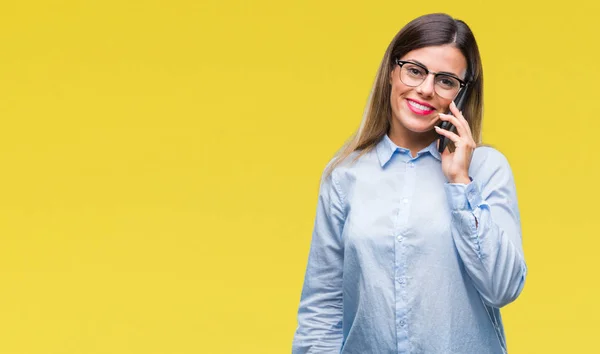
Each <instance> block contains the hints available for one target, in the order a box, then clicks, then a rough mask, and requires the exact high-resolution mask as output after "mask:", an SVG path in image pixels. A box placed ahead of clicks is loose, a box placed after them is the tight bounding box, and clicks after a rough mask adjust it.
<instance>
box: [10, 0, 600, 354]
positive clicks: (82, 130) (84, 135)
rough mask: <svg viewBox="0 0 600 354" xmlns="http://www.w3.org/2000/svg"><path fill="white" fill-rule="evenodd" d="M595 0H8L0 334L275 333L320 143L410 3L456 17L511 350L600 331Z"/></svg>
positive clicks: (300, 241)
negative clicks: (510, 235) (513, 216)
mask: <svg viewBox="0 0 600 354" xmlns="http://www.w3.org/2000/svg"><path fill="white" fill-rule="evenodd" d="M599 11H600V6H599V5H598V2H596V1H591V0H590V1H587V2H586V1H583V0H573V1H568V2H560V3H556V4H554V5H552V4H551V2H550V3H547V2H545V1H538V2H527V1H516V0H507V1H503V2H483V1H440V0H431V1H410V2H409V1H404V2H401V1H381V2H378V1H366V2H362V1H361V2H359V1H350V2H349V1H331V2H327V1H326V2H322V1H316V0H311V1H264V0H262V1H206V0H199V1H191V0H170V1H166V0H164V1H160V0H155V1H131V0H119V1H115V0H104V1H92V0H87V1H83V0H81V1H74V0H62V1H58V0H57V1H3V2H2V4H1V5H0V44H1V54H0V119H1V120H0V122H1V125H0V169H1V173H0V240H1V243H0V284H1V286H0V318H1V320H0V353H2V354H50V353H57V354H58V353H61V354H80V353H81V354H88V353H89V354H92V353H94V354H96V353H110V354H112V353H114V354H121V353H135V354H138V353H139V354H142V353H143V354H153V353H164V354H183V353H186V354H187V353H211V354H212V353H215V354H216V353H265V354H268V353H289V352H290V350H291V340H292V336H293V333H294V330H295V326H296V311H297V306H298V301H299V299H300V291H301V286H302V281H303V276H304V269H305V266H306V260H307V255H308V247H309V243H310V236H311V232H312V227H313V221H314V215H315V208H316V201H317V189H318V183H319V178H320V175H321V172H322V170H323V168H324V167H325V164H326V163H327V161H329V159H330V158H331V157H332V155H333V154H334V153H335V151H336V150H337V149H338V148H339V147H340V146H341V145H342V144H343V142H344V141H345V140H346V139H347V138H348V137H349V136H350V134H351V133H352V132H353V131H354V130H355V129H356V128H357V127H358V124H359V122H360V119H361V117H362V112H363V108H364V105H365V102H366V99H367V96H368V93H369V90H370V88H371V84H372V81H373V79H374V77H375V72H376V69H377V67H378V65H379V61H380V60H381V58H382V56H383V53H384V51H385V49H386V47H387V45H388V44H389V42H390V40H391V39H392V37H393V36H394V35H395V34H396V32H397V31H398V30H399V29H400V28H401V27H402V26H403V25H404V24H406V23H407V22H408V21H410V20H411V19H413V18H414V17H417V16H419V15H422V14H425V13H430V12H447V13H449V14H451V15H453V16H455V17H457V18H460V19H463V20H465V21H466V22H467V23H468V24H469V25H470V26H471V28H472V29H473V31H474V33H475V35H476V38H477V40H478V43H479V47H480V51H481V54H482V59H483V64H484V73H485V118H484V131H483V137H484V142H486V143H488V144H491V145H493V146H495V147H496V148H498V149H499V150H500V151H502V152H503V153H504V154H505V155H506V156H507V157H508V159H509V162H510V163H511V166H512V168H513V170H514V174H515V179H516V183H517V192H518V197H519V205H520V208H521V217H522V227H523V242H524V249H525V256H526V260H527V263H528V267H529V276H528V279H527V283H526V285H525V289H524V291H523V293H522V295H521V296H520V298H519V299H517V301H516V302H514V303H513V304H511V305H509V306H507V307H505V308H504V309H503V312H502V313H503V316H504V322H505V327H506V332H507V339H508V345H509V350H510V353H511V354H524V353H598V352H600V345H599V344H598V333H599V331H600V325H599V324H598V318H599V317H600V308H599V306H600V305H598V300H599V299H600V284H599V283H598V280H599V279H598V268H599V258H600V257H598V255H597V253H598V249H599V246H600V241H599V240H598V236H599V232H598V225H599V221H598V219H599V216H598V215H597V213H598V209H599V208H598V207H597V204H598V202H599V201H600V193H599V192H598V186H597V182H598V181H599V180H600V178H599V177H600V168H599V167H598V163H599V162H600V160H599V159H598V158H597V150H598V143H597V142H598V127H597V123H598V122H599V121H600V120H599V119H600V118H599V114H598V112H597V111H596V109H597V107H598V102H599V101H598V92H599V90H598V88H599V85H600V70H599V69H598V62H599V59H600V58H599V56H598V51H599V46H598V37H597V34H598V30H597V21H598V13H599Z"/></svg>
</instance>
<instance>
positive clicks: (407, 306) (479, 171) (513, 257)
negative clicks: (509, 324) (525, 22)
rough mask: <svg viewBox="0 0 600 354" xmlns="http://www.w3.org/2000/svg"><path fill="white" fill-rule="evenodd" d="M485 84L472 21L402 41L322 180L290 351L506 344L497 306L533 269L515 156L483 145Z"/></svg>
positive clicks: (430, 19) (419, 26) (362, 352)
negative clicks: (459, 99)
mask: <svg viewBox="0 0 600 354" xmlns="http://www.w3.org/2000/svg"><path fill="white" fill-rule="evenodd" d="M482 85H483V73H482V66H481V59H480V57H479V51H478V48H477V44H476V42H475V38H474V36H473V34H472V32H471V30H470V29H469V27H468V26H467V25H466V24H465V23H464V22H463V21H460V20H456V19H453V18H451V17H450V16H448V15H445V14H430V15H426V16H422V17H419V18H417V19H415V20H413V21H412V22H410V23H409V24H407V25H406V26H405V27H404V28H402V29H401V30H400V32H398V34H397V35H396V36H395V37H394V39H393V40H392V42H391V43H390V45H389V47H388V49H387V51H386V52H385V55H384V57H383V60H382V62H381V65H380V67H379V70H378V73H377V78H376V80H375V84H374V86H373V89H372V92H371V96H370V98H369V103H368V104H367V109H366V111H365V115H364V118H363V122H362V123H361V126H360V128H359V130H358V132H357V133H356V135H355V136H354V138H353V139H352V140H351V141H350V142H349V143H348V144H347V145H346V146H345V148H343V149H342V150H341V152H340V153H339V154H338V155H337V156H336V158H334V159H333V160H332V161H331V162H330V164H328V166H327V168H326V169H325V171H324V174H323V177H322V179H321V185H320V190H319V199H318V205H317V214H316V220H315V227H314V232H313V235H312V241H311V247H310V253H309V258H308V266H307V270H306V275H305V280H304V287H303V290H302V297H301V300H300V307H299V310H298V328H297V330H296V333H295V336H294V341H293V353H348V354H349V353H359V354H367V353H369V354H370V353H377V354H380V353H444V354H447V353H461V354H465V353H477V354H480V353H486V354H487V353H505V352H506V340H505V336H504V328H503V325H502V320H501V317H500V311H499V309H500V308H501V307H503V306H505V305H506V304H508V303H510V302H512V301H514V300H515V299H516V298H517V297H518V296H519V294H520V293H521V291H522V289H523V285H524V282H525V277H526V274H527V267H526V264H525V260H524V256H523V249H522V242H521V227H520V216H519V209H518V206H517V198H516V190H515V184H514V180H513V176H512V172H511V169H510V166H509V164H508V162H507V160H506V158H505V157H504V156H503V155H502V154H501V153H500V152H498V151H497V150H495V149H493V148H491V147H486V146H481V145H479V146H478V144H479V143H480V141H481V120H482V106H483V102H482V89H483V87H482ZM463 90H466V91H465V92H464V94H465V102H464V109H462V112H461V111H459V110H457V108H456V106H455V105H454V103H453V99H455V98H456V96H457V95H459V93H461V91H463ZM448 111H450V113H452V115H448V114H444V113H446V112H448ZM463 113H464V114H463ZM442 122H449V123H451V124H452V125H454V126H455V127H456V131H455V132H451V131H449V130H447V129H441V128H439V127H437V126H438V125H439V124H440V123H442ZM442 136H443V137H447V138H448V139H449V140H450V141H451V143H450V145H449V146H448V147H447V148H445V149H444V150H443V153H441V154H440V153H439V152H438V143H439V141H440V139H439V138H440V137H442Z"/></svg>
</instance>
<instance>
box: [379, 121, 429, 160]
mask: <svg viewBox="0 0 600 354" xmlns="http://www.w3.org/2000/svg"><path fill="white" fill-rule="evenodd" d="M388 135H389V137H390V140H392V141H393V142H394V144H396V145H398V146H400V147H403V148H405V149H409V150H410V155H411V156H412V157H415V156H417V153H418V152H419V151H421V150H423V149H424V148H425V147H427V146H429V144H431V143H432V142H433V141H434V140H435V139H436V138H437V133H436V132H435V131H434V130H432V131H429V132H425V133H415V132H412V131H410V130H408V129H394V127H393V126H392V127H390V131H389V133H388Z"/></svg>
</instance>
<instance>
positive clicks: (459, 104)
mask: <svg viewBox="0 0 600 354" xmlns="http://www.w3.org/2000/svg"><path fill="white" fill-rule="evenodd" d="M468 88H469V86H465V87H463V89H462V90H461V91H460V92H459V93H458V96H456V98H455V99H454V104H456V108H458V110H459V111H462V109H463V106H464V105H465V102H466V101H467V92H468V91H469V90H468ZM446 114H452V112H450V109H448V112H447V113H446ZM439 127H440V128H442V129H446V130H448V131H451V132H453V133H456V127H455V126H454V125H452V124H450V122H446V121H442V122H441V123H440V124H439ZM438 138H439V139H440V143H439V145H438V151H439V152H440V154H441V153H442V152H443V151H444V149H446V146H447V145H448V143H449V142H450V139H448V138H447V137H445V136H443V135H441V134H438Z"/></svg>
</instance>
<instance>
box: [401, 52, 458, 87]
mask: <svg viewBox="0 0 600 354" xmlns="http://www.w3.org/2000/svg"><path fill="white" fill-rule="evenodd" d="M396 64H398V66H399V67H400V68H402V66H403V65H404V64H412V65H415V66H418V67H420V68H421V69H423V70H425V73H426V74H427V75H429V74H433V76H434V78H435V77H437V76H438V75H442V76H447V77H451V78H453V79H456V80H458V83H459V84H460V87H459V89H458V92H460V91H461V90H462V89H463V88H464V87H465V86H466V85H467V84H468V83H469V81H468V80H467V81H463V80H461V79H459V78H458V77H456V76H455V75H451V74H446V73H442V74H440V73H436V72H434V71H430V70H429V69H427V68H426V67H425V66H423V65H421V64H419V63H415V62H414V61H409V60H400V59H398V58H396ZM424 81H425V79H423V82H424ZM402 82H403V83H404V81H402ZM423 82H421V84H422V83H423ZM404 84H405V85H407V86H411V85H408V84H407V83H404ZM419 85H420V84H419ZM419 85H416V86H411V87H417V86H419ZM458 92H457V94H458Z"/></svg>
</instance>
